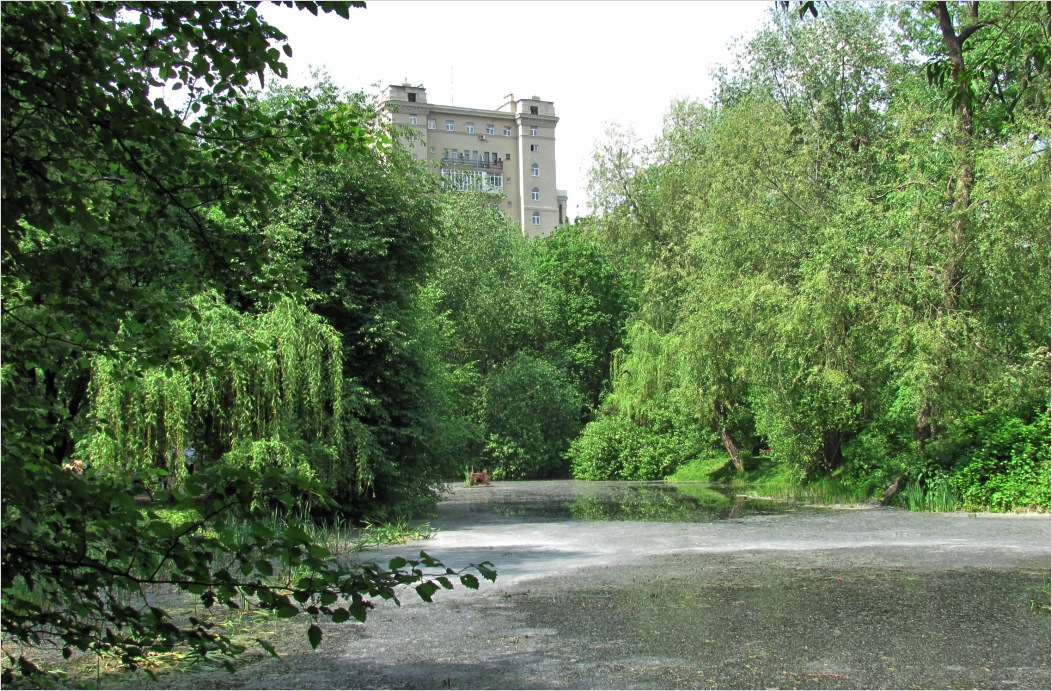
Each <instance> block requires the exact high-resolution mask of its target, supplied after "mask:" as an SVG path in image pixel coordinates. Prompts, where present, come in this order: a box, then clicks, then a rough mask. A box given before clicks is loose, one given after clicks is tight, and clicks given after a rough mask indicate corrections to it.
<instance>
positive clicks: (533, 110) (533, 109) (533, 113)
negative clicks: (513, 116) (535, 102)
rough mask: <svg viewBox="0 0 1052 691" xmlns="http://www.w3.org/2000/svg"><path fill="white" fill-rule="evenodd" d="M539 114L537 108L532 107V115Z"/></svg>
mask: <svg viewBox="0 0 1052 691" xmlns="http://www.w3.org/2000/svg"><path fill="white" fill-rule="evenodd" d="M536 114H537V106H530V115H536Z"/></svg>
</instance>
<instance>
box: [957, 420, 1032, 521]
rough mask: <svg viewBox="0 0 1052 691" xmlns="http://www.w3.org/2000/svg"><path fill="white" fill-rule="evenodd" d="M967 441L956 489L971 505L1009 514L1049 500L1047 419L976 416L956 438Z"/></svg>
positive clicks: (958, 462) (960, 463)
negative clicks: (1029, 419)
mask: <svg viewBox="0 0 1052 691" xmlns="http://www.w3.org/2000/svg"><path fill="white" fill-rule="evenodd" d="M955 436H957V437H958V438H963V439H964V440H966V441H965V442H964V444H965V445H964V446H963V448H960V451H961V452H962V453H960V455H959V456H958V459H957V463H956V464H955V468H954V474H953V480H952V485H953V488H954V490H956V492H957V494H958V495H959V496H960V497H961V499H962V500H963V501H964V502H965V504H967V505H969V506H975V507H982V508H990V509H994V510H997V511H1008V510H1011V509H1013V508H1019V507H1038V508H1041V509H1042V510H1045V511H1047V510H1048V509H1049V502H1050V496H1049V495H1050V482H1052V478H1050V460H1049V416H1048V412H1047V411H1043V412H1039V413H1038V414H1037V415H1036V416H1035V417H1034V420H1033V421H1031V422H1026V421H1024V420H1021V419H1019V418H1017V417H1012V416H1008V415H1004V414H1000V413H987V414H984V415H975V416H972V417H970V418H968V419H966V420H965V421H964V424H963V425H962V428H961V430H960V432H959V433H958V434H957V435H955Z"/></svg>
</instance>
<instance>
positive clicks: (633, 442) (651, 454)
mask: <svg viewBox="0 0 1052 691" xmlns="http://www.w3.org/2000/svg"><path fill="white" fill-rule="evenodd" d="M625 341H626V346H625V348H621V349H618V350H616V351H615V352H614V353H613V356H612V362H611V380H612V382H613V389H612V391H611V392H610V393H609V394H608V395H607V397H606V399H605V400H604V401H603V405H602V408H601V409H600V414H599V415H598V416H597V417H596V419H595V420H593V421H592V422H590V423H588V425H587V426H586V427H585V430H584V433H583V434H582V435H581V437H579V438H578V439H577V440H576V441H575V442H574V443H573V445H572V446H571V448H570V452H569V456H570V459H571V462H572V468H573V474H574V476H575V477H577V478H579V479H583V480H613V479H621V480H657V479H661V478H664V477H666V476H667V475H670V474H671V473H672V472H673V471H674V470H675V469H676V467H677V466H679V465H680V464H682V463H683V462H685V461H687V460H689V459H690V458H693V457H694V456H696V455H697V454H698V453H700V452H701V451H702V450H703V449H704V448H706V446H709V445H711V443H712V439H711V438H710V437H711V435H710V434H709V433H708V431H707V430H706V428H705V427H704V425H702V424H701V423H702V420H701V417H700V416H699V411H698V410H697V409H696V407H694V406H692V404H691V400H690V396H689V394H690V389H689V388H686V387H685V386H684V375H683V366H684V358H683V352H682V351H683V338H682V336H681V335H679V334H677V333H661V332H660V331H659V330H657V329H655V328H654V327H653V326H651V325H650V324H648V323H647V322H646V321H644V320H642V319H637V320H635V321H633V322H632V323H631V324H630V325H629V327H628V333H627V336H626V339H625Z"/></svg>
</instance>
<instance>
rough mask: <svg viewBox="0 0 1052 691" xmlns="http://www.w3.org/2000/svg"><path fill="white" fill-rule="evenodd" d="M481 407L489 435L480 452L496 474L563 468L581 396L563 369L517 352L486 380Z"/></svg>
mask: <svg viewBox="0 0 1052 691" xmlns="http://www.w3.org/2000/svg"><path fill="white" fill-rule="evenodd" d="M481 408H482V409H481V413H480V419H481V421H482V424H483V425H484V428H485V430H486V431H487V433H488V435H489V437H488V439H487V440H486V446H485V449H484V452H483V457H484V458H485V459H486V461H487V464H488V466H489V467H490V469H491V470H492V471H493V476H494V477H495V478H503V479H512V480H527V479H533V478H545V477H556V476H564V475H565V474H566V467H565V464H564V463H563V456H564V454H565V453H566V450H567V448H568V447H569V446H570V441H571V440H572V439H573V438H574V436H575V435H576V434H577V433H578V431H579V430H580V426H581V423H580V418H581V412H582V411H581V409H582V402H581V398H580V395H579V394H578V393H577V391H576V390H575V389H574V388H573V386H572V385H571V384H570V382H569V381H568V380H567V377H566V374H565V373H564V372H562V371H560V370H559V369H558V368H556V367H555V366H553V365H552V364H550V363H548V362H546V361H544V360H540V359H537V358H535V357H533V356H531V355H528V354H526V353H519V354H518V355H516V356H514V357H513V358H511V359H510V360H508V361H507V362H506V363H504V364H503V365H502V366H501V367H500V368H499V369H497V370H496V371H495V372H493V373H492V374H491V375H490V377H489V379H487V380H486V383H485V385H484V387H483V391H482V398H481Z"/></svg>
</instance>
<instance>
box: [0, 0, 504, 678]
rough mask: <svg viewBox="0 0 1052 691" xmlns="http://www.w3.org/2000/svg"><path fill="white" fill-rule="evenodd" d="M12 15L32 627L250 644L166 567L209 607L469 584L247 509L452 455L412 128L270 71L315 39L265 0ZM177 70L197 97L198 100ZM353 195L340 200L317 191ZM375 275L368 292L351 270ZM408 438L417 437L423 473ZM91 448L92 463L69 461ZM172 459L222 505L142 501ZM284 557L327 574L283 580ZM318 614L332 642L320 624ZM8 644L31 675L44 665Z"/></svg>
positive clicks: (15, 244)
mask: <svg viewBox="0 0 1052 691" xmlns="http://www.w3.org/2000/svg"><path fill="white" fill-rule="evenodd" d="M292 4H294V5H295V6H297V7H300V8H304V9H308V10H310V11H312V12H314V13H317V12H318V11H319V10H321V11H326V12H329V11H333V12H336V13H338V14H340V15H342V16H344V17H346V16H348V13H349V12H348V10H349V8H350V7H352V6H361V3H345V2H321V3H312V2H297V3H292ZM0 12H2V15H3V16H2V27H0V28H2V41H0V45H2V50H3V67H4V69H3V106H2V126H3V131H4V137H5V140H4V151H3V169H2V176H3V179H4V188H3V199H4V204H3V211H2V214H3V215H2V233H3V234H2V239H3V247H2V252H3V267H4V275H3V282H4V286H3V287H4V290H3V329H2V339H3V340H2V345H3V355H4V361H3V365H2V381H3V399H4V408H3V426H4V435H3V440H2V449H3V474H4V478H5V484H4V492H3V523H2V534H3V541H2V545H3V546H2V550H3V551H2V566H3V569H2V570H3V586H4V598H3V629H4V631H5V633H6V634H7V635H10V636H11V637H12V638H13V639H14V640H15V641H19V642H22V643H26V644H30V645H37V644H41V643H50V642H56V643H58V644H59V645H62V646H64V650H65V651H66V652H68V653H71V652H72V650H74V649H79V650H90V651H93V652H95V653H97V654H102V653H105V652H114V653H116V654H119V655H120V656H121V657H122V659H123V661H124V662H125V663H126V664H128V665H130V666H134V665H135V664H137V661H138V660H139V659H141V658H142V656H143V655H145V654H147V652H148V651H150V650H170V649H171V648H172V647H173V646H176V645H184V644H185V645H189V646H190V648H191V651H192V653H193V654H195V655H197V656H208V655H211V654H213V653H216V652H218V653H223V654H226V653H236V652H238V651H239V649H238V646H236V645H234V644H233V643H231V641H230V640H229V639H227V638H225V637H224V636H223V635H222V634H219V633H216V632H215V631H213V630H212V629H211V628H210V625H209V624H208V622H206V621H204V620H199V619H193V620H190V622H189V623H187V622H184V621H181V620H178V619H176V618H175V617H174V616H173V615H171V614H170V613H169V612H165V611H162V610H161V609H159V608H156V607H152V606H151V604H150V602H149V597H150V587H151V586H152V585H154V584H167V585H172V586H175V587H178V588H180V589H182V590H185V591H187V592H190V593H192V594H194V595H195V596H197V597H198V599H199V601H200V602H201V604H203V605H204V606H205V607H206V608H208V607H211V606H213V605H214V604H219V605H220V606H223V607H236V606H237V601H236V598H235V596H237V595H240V596H241V597H242V598H246V599H247V600H248V601H250V602H252V603H253V604H254V605H256V606H260V607H263V608H266V609H271V610H274V611H276V612H277V613H278V615H279V616H283V617H288V616H293V615H295V614H297V613H300V612H304V611H305V612H307V613H308V614H310V615H311V616H312V617H318V616H326V617H330V618H332V619H333V620H334V621H337V622H339V621H346V620H348V619H350V618H357V619H361V618H363V617H364V615H365V612H366V610H367V609H368V607H369V603H368V600H367V598H369V597H381V598H384V599H391V598H393V597H394V594H395V590H394V588H395V587H397V586H399V585H415V586H416V589H417V593H418V594H419V595H420V596H421V597H422V598H424V599H425V600H430V599H431V596H432V595H433V594H434V593H435V592H437V590H438V589H439V588H446V587H452V582H451V581H450V580H449V577H450V576H453V575H458V574H455V573H451V572H448V571H447V572H445V573H442V574H441V575H437V577H436V578H434V579H431V578H428V577H427V576H425V573H424V571H423V569H422V568H419V567H425V568H427V567H436V568H438V567H440V565H439V564H438V562H436V561H434V560H433V559H431V558H430V557H421V559H420V560H419V561H414V562H408V561H405V560H396V561H395V562H392V563H391V564H388V565H387V567H386V568H384V567H379V566H375V565H360V566H348V565H346V564H343V563H341V562H339V561H337V560H336V559H335V558H334V557H333V556H332V555H331V554H329V553H328V551H327V550H326V549H324V548H322V547H321V546H319V545H316V544H313V543H312V542H311V539H310V537H309V536H308V535H306V534H305V533H303V532H302V531H301V530H298V529H296V528H295V527H294V526H289V527H288V528H285V529H283V530H279V531H275V530H273V529H272V528H270V527H267V525H265V523H264V522H262V521H261V520H249V521H247V522H244V521H241V520H240V519H238V521H239V522H236V523H235V521H234V518H233V517H234V515H242V514H243V512H245V511H247V510H248V508H249V506H250V505H251V504H252V502H253V500H257V501H258V500H259V499H260V498H261V497H263V498H268V501H276V502H278V503H280V504H282V505H287V504H288V503H289V502H291V501H294V495H295V496H296V497H308V496H309V497H311V502H312V504H313V505H314V506H316V507H324V508H328V509H330V510H331V509H334V508H337V507H335V506H334V505H332V504H329V503H327V500H326V497H325V494H324V492H323V489H324V488H323V486H322V484H320V483H319V481H318V480H319V478H320V479H321V481H323V482H328V483H329V488H330V489H335V490H336V494H337V495H339V494H340V492H346V493H348V494H353V493H355V492H356V491H358V489H364V487H365V485H367V484H368V483H369V482H372V483H373V486H374V487H382V488H383V490H384V491H385V495H384V497H383V499H384V500H387V499H392V497H393V498H394V499H395V500H397V499H398V498H399V497H397V496H395V495H397V494H398V493H399V492H401V493H403V496H402V497H401V498H403V499H406V501H407V502H408V500H410V499H414V498H417V497H420V496H423V495H425V494H427V488H428V487H429V486H430V485H431V484H433V483H434V481H435V479H436V477H437V475H438V472H437V471H430V472H426V468H427V464H428V463H430V457H427V456H426V454H422V453H420V452H419V449H421V448H423V447H425V446H426V439H425V436H426V432H427V430H428V429H429V428H428V425H429V424H431V421H430V420H428V419H421V418H422V417H425V416H421V415H420V411H425V410H428V406H429V404H430V403H431V400H430V399H429V398H428V396H427V395H426V394H422V393H421V392H422V391H426V388H427V387H426V377H427V376H428V375H429V374H430V371H429V370H426V369H425V365H424V364H420V363H428V362H432V361H431V360H428V359H427V357H426V351H427V348H426V344H425V345H421V344H418V342H417V341H415V340H414V338H415V336H417V335H418V333H426V330H423V329H421V330H419V331H418V329H417V328H416V323H415V321H414V319H413V315H414V314H415V311H414V310H415V309H416V299H417V285H416V280H417V278H419V276H420V275H421V274H420V272H421V271H422V267H423V264H424V263H425V261H424V258H425V257H426V256H427V253H428V249H429V244H428V234H429V233H430V232H431V230H432V226H431V225H430V221H431V219H432V217H431V216H429V215H428V208H429V206H430V202H429V201H428V200H427V198H426V195H425V194H423V193H422V192H423V191H425V190H422V189H421V187H420V185H418V184H416V182H415V180H416V178H415V177H414V176H413V175H409V174H406V172H405V171H406V170H408V168H409V166H408V165H403V162H404V159H400V158H399V156H398V154H397V153H395V152H391V151H386V152H385V150H384V148H383V145H384V143H385V142H386V141H388V140H389V139H390V137H389V135H387V134H386V133H385V132H384V131H383V130H382V129H381V128H378V127H377V126H376V124H375V122H374V121H373V120H371V118H372V114H371V113H370V112H369V111H368V109H366V108H364V107H363V106H362V104H361V103H360V102H355V101H353V100H345V99H343V98H342V96H338V97H334V94H333V91H332V90H331V89H325V88H323V89H321V90H320V92H319V93H315V92H312V91H310V90H297V91H281V90H279V91H276V92H275V93H274V95H273V96H272V97H270V98H269V99H267V100H265V101H263V102H261V101H260V99H259V98H258V97H257V96H256V95H255V94H253V93H252V92H250V90H249V86H250V84H251V82H252V81H253V80H255V79H257V78H258V80H259V83H260V86H261V87H262V86H263V84H264V80H265V74H266V71H267V70H269V71H271V72H272V73H274V74H277V75H279V76H281V75H283V74H284V73H285V68H284V65H283V64H282V63H281V56H282V50H284V53H285V55H288V54H290V52H291V49H290V48H289V47H288V46H286V45H284V44H283V41H284V35H283V34H281V32H280V31H278V30H277V29H276V28H275V27H272V26H270V25H269V24H267V23H266V22H264V21H263V20H262V18H261V17H260V16H259V15H258V14H257V12H256V10H255V7H254V6H253V4H252V3H236V2H222V3H108V2H107V3H38V2H27V3H15V4H5V5H4V6H3V8H2V10H0ZM172 93H174V94H179V93H182V94H185V95H186V97H185V99H184V100H183V102H182V103H181V105H179V106H178V111H176V110H175V106H172V105H170V102H175V100H177V99H176V98H172V99H171V101H169V100H166V98H165V97H164V96H165V95H166V94H168V95H170V94H172ZM356 176H358V177H356ZM314 190H319V191H318V193H317V194H316V195H315V196H311V195H312V194H313V193H314ZM341 195H346V196H347V197H348V199H346V200H344V205H343V206H342V207H341V206H339V205H336V208H335V210H334V212H333V214H332V216H331V217H326V218H319V217H317V216H310V214H309V213H301V214H300V215H297V214H296V213H294V212H295V211H296V209H295V205H296V203H297V202H303V203H304V204H309V205H310V207H311V209H315V210H323V211H324V210H326V209H325V207H324V202H325V201H326V197H327V199H328V200H332V199H338V198H339V197H340V196H341ZM348 208H350V209H351V210H352V211H353V213H347V210H348ZM311 209H307V212H310V211H311ZM300 211H303V209H302V208H301V209H300ZM348 217H350V218H349V221H348ZM328 218H331V219H334V220H332V222H330V223H326V222H325V221H326V220H327V219H328ZM374 220H375V222H376V224H375V226H373V225H371V224H372V223H373V222H374ZM297 224H298V225H297ZM366 228H375V229H376V232H375V233H374V234H371V235H370V234H369V233H363V232H362V231H363V230H365V229H366ZM312 230H313V231H317V232H319V233H322V232H324V233H326V234H327V237H326V238H324V241H323V239H321V238H318V237H316V236H311V235H310V232H309V231H312ZM337 231H339V232H337ZM330 240H331V242H330ZM358 240H360V241H361V243H360V244H355V242H356V241H358ZM348 254H350V255H353V260H352V261H351V262H346V261H342V262H341V261H339V260H342V259H344V258H345V257H346V256H347V255H348ZM329 257H332V258H334V259H336V260H337V261H335V262H334V265H332V266H330V265H329V264H326V263H324V262H322V261H320V259H322V258H329ZM304 258H307V259H309V260H318V261H317V262H316V263H315V264H313V265H312V264H310V263H309V262H307V261H304ZM326 270H327V271H329V273H328V274H326V273H325V271H326ZM390 272H393V273H390ZM403 275H404V278H403ZM334 276H336V277H338V278H339V280H340V281H342V283H337V284H335V285H334V284H333V283H332V282H331V280H330V279H332V278H333V277H334ZM359 279H360V281H361V283H362V284H363V285H364V286H365V289H362V290H360V291H359V290H357V288H358V286H352V287H351V288H350V289H345V287H346V285H347V284H353V283H355V281H357V280H359ZM327 281H328V282H327ZM356 291H357V292H356ZM340 301H346V303H347V304H348V305H349V306H350V310H349V312H350V317H349V318H346V319H342V320H341V317H346V316H347V312H343V313H341V312H340V310H339V309H338V307H339V306H340V304H339V303H340ZM355 301H361V302H360V303H359V304H355ZM319 317H322V318H324V320H328V321H330V322H332V323H331V324H329V325H327V324H326V323H325V321H323V319H321V318H319ZM333 327H335V329H336V331H333ZM337 334H338V335H337ZM348 336H350V338H348ZM349 355H350V356H353V357H348V356H349ZM359 363H361V364H360V367H359ZM356 367H359V369H355V368H356ZM391 371H394V372H397V373H401V376H402V378H401V379H399V378H397V377H391V378H390V379H386V378H385V377H383V376H382V373H383V372H391ZM337 375H339V376H337ZM414 396H417V398H413V397H414ZM409 399H412V400H409ZM89 406H96V407H97V408H98V410H94V411H92V410H90V409H89ZM99 413H103V414H104V415H105V419H99ZM435 414H436V415H441V414H442V410H441V409H439V410H437V411H436V412H435ZM301 418H302V419H301ZM432 426H433V425H432ZM381 444H383V445H385V446H384V447H383V448H385V449H392V450H393V452H394V453H400V454H401V453H404V454H405V456H406V457H408V458H410V459H412V462H411V463H409V464H408V467H406V468H405V469H403V470H404V471H406V472H405V473H404V474H403V472H402V471H401V470H400V469H399V468H398V467H397V463H396V461H395V459H394V458H392V457H391V456H389V455H386V454H384V453H381V452H380V451H379V448H381V447H380V445H381ZM75 448H76V449H78V450H79V451H83V452H84V453H86V454H88V456H87V460H88V461H89V470H88V472H87V473H85V474H84V475H83V476H82V475H80V474H79V473H77V472H71V471H66V470H63V469H62V466H63V464H69V465H73V464H72V463H70V461H71V459H73V457H74V449H75ZM191 449H192V450H193V456H192V458H193V461H194V472H193V474H190V473H188V472H187V468H186V467H185V463H184V460H185V459H186V458H188V456H187V455H186V453H185V452H186V451H189V450H191ZM414 449H415V450H417V451H418V452H417V453H416V454H415V455H414V454H413V453H412V452H411V451H412V450H414ZM96 457H97V459H98V467H90V466H91V464H92V463H94V462H95V460H96ZM78 460H80V459H78ZM118 470H122V471H125V472H127V471H131V470H134V471H137V472H136V473H133V474H132V475H122V474H119V473H117V472H116V471H118ZM403 477H404V479H405V481H404V482H399V481H398V478H403ZM159 478H167V479H168V480H171V482H165V483H164V484H165V485H168V486H171V487H173V489H172V491H171V492H168V491H163V492H160V493H159V494H158V493H155V495H154V498H155V499H156V500H158V501H166V500H169V499H170V500H171V501H174V502H175V503H174V504H173V505H172V507H173V508H175V509H181V510H185V511H190V510H191V509H195V508H196V509H199V510H200V511H201V518H200V519H194V518H187V519H186V520H179V521H178V522H176V523H172V522H169V521H168V520H165V519H164V518H162V517H161V516H160V515H159V514H157V513H155V512H154V511H153V510H152V508H150V507H149V506H144V505H141V504H140V503H138V501H137V499H136V498H135V497H134V495H133V492H135V491H136V487H137V486H140V485H139V483H141V484H142V485H145V486H146V487H156V486H157V481H158V479H159ZM381 478H382V479H381ZM396 482H397V483H398V484H397V486H394V485H395V483H396ZM235 525H236V526H237V527H236V529H235V527H234V526H235ZM246 526H247V527H246ZM275 561H278V562H281V563H282V564H285V565H286V566H287V567H295V568H296V569H306V571H307V573H308V575H307V576H305V577H303V578H301V579H300V580H299V581H298V582H274V581H272V580H270V579H271V576H272V574H273V573H274V562H275ZM480 571H481V572H482V574H483V575H484V576H487V575H488V576H493V575H494V574H493V572H492V571H491V570H489V569H488V568H487V567H485V566H483V567H482V568H481V569H480ZM440 573H441V572H440ZM460 575H461V576H462V578H461V582H462V584H464V585H466V586H468V587H476V586H477V585H478V581H477V579H476V578H475V577H474V576H472V575H470V574H466V573H465V574H460ZM128 593H133V594H135V595H136V598H137V599H136V600H134V601H125V600H124V598H123V596H124V595H126V594H128ZM341 598H345V599H344V600H343V602H345V603H346V606H344V605H342V604H340V602H341ZM307 633H308V639H309V641H310V642H311V644H312V645H317V644H318V642H319V640H320V629H319V628H318V627H317V626H316V625H315V624H311V625H310V627H309V628H308V631H307ZM8 662H9V663H10V666H7V665H5V672H4V678H5V681H11V679H12V677H13V675H14V674H15V673H16V672H19V673H33V672H35V671H36V670H35V668H34V666H33V665H32V663H31V662H29V661H28V660H26V659H24V658H23V659H18V660H16V659H14V658H13V657H12V658H10V659H9V660H8Z"/></svg>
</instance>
